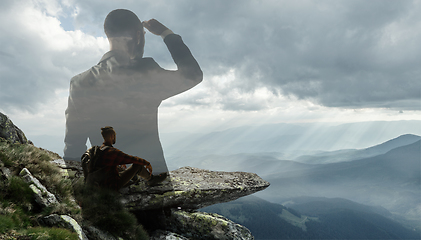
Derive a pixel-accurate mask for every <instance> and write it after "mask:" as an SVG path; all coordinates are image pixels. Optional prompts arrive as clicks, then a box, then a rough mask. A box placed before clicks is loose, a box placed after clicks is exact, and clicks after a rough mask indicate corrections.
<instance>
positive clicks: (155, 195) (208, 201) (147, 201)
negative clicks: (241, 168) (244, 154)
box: [121, 167, 270, 211]
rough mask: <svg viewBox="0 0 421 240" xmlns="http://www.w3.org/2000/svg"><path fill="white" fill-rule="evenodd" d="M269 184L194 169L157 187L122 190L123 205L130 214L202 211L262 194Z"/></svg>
mask: <svg viewBox="0 0 421 240" xmlns="http://www.w3.org/2000/svg"><path fill="white" fill-rule="evenodd" d="M269 185H270V184H269V182H267V181H265V180H263V179H261V178H260V177H259V176H257V174H254V173H246V172H217V171H209V170H203V169H198V168H193V167H182V168H180V169H178V170H175V171H171V172H170V177H169V179H168V180H166V181H164V182H163V183H162V184H161V185H159V186H156V187H148V186H147V185H146V184H145V182H144V181H141V182H139V183H138V184H133V185H131V186H129V187H127V188H124V189H122V190H121V193H122V201H123V203H124V204H125V206H126V207H127V208H128V209H129V210H133V211H137V210H152V209H159V208H178V209H199V208H203V207H206V206H210V205H213V204H216V203H223V202H229V201H232V200H235V199H237V198H240V197H243V196H246V195H249V194H252V193H255V192H258V191H261V190H263V189H265V188H267V187H268V186H269Z"/></svg>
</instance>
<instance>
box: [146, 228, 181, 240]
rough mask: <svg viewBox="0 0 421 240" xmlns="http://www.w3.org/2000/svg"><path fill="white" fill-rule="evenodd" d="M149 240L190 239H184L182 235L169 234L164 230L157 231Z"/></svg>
mask: <svg viewBox="0 0 421 240" xmlns="http://www.w3.org/2000/svg"><path fill="white" fill-rule="evenodd" d="M149 239H150V240H189V239H188V238H186V237H183V236H182V235H179V234H177V233H173V232H169V231H164V230H157V231H155V232H154V233H153V234H152V235H151V237H150V238H149Z"/></svg>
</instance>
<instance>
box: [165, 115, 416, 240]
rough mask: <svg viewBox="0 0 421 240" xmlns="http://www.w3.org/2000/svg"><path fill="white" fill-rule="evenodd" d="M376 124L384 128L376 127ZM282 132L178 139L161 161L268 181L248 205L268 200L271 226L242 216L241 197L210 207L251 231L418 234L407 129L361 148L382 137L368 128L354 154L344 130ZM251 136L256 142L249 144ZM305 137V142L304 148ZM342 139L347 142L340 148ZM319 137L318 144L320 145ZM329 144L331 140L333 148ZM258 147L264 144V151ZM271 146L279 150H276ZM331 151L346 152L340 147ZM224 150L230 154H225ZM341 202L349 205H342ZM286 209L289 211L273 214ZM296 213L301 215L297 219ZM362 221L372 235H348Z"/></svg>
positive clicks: (411, 139)
mask: <svg viewBox="0 0 421 240" xmlns="http://www.w3.org/2000/svg"><path fill="white" fill-rule="evenodd" d="M382 124H384V123H381V122H380V123H379V125H382ZM401 124H402V125H405V124H407V123H401ZM418 124H419V122H418ZM363 125H364V124H363ZM409 125H410V124H409ZM282 126H284V127H285V128H284V130H282V131H281V130H279V129H278V130H279V131H278V130H276V129H274V130H272V132H271V131H270V130H269V129H270V128H269V127H268V126H264V127H262V128H261V129H260V130H259V131H258V130H255V131H254V132H253V131H251V132H252V133H250V132H247V131H245V130H244V129H240V128H238V129H229V130H227V131H223V132H216V133H212V134H207V135H205V136H200V135H195V136H194V137H195V138H194V139H193V138H191V139H192V141H187V139H189V138H186V139H185V141H183V140H180V139H178V140H177V141H174V142H173V145H171V146H170V147H168V149H167V150H168V151H166V153H167V155H166V156H167V159H168V161H167V162H168V164H169V167H170V168H175V167H177V166H179V165H189V166H194V167H199V168H205V169H211V170H223V171H246V172H255V173H257V174H258V175H259V176H261V177H263V178H264V179H265V180H267V181H269V182H270V183H271V186H270V187H269V188H268V189H266V190H265V191H262V192H260V193H257V194H255V196H257V197H259V198H260V201H259V200H256V199H254V200H253V201H252V202H254V203H253V204H252V205H253V206H257V205H259V206H260V205H261V204H263V203H262V202H261V201H269V202H267V204H266V203H265V204H264V205H265V208H268V209H267V211H272V213H273V212H275V215H276V216H277V217H276V218H280V219H277V220H276V221H275V220H274V219H272V218H271V217H270V216H271V215H270V214H269V215H268V214H266V215H265V216H260V217H259V215H258V211H257V210H256V211H257V212H256V211H255V212H249V211H251V209H252V208H250V206H249V207H245V206H246V205H247V206H248V205H250V204H251V203H250V201H249V200H244V199H243V200H241V199H240V200H238V202H235V203H232V204H236V208H234V210H233V208H232V205H230V204H231V203H227V204H225V205H226V206H224V207H221V208H217V207H214V208H213V209H211V210H212V211H215V212H218V213H221V214H223V215H225V216H227V217H232V218H235V220H237V221H238V220H241V219H243V222H241V221H240V222H241V223H242V224H244V225H245V226H247V227H249V228H250V229H251V231H252V232H253V226H254V225H255V224H257V223H256V221H257V220H256V219H260V221H263V223H265V224H269V223H274V221H275V222H277V226H278V225H279V226H280V225H282V224H283V225H282V226H285V229H289V230H288V231H287V230H285V231H286V232H289V233H291V236H295V237H294V238H317V236H319V238H320V237H321V236H324V235H323V234H327V233H326V232H325V233H321V232H319V230H320V231H325V230H326V231H330V230H328V229H329V228H332V229H335V228H338V226H336V225H335V224H339V223H341V222H342V221H345V222H346V221H348V222H347V223H344V222H342V224H347V225H348V226H350V229H351V230H350V231H351V232H353V233H345V232H341V233H337V234H339V235H338V236H342V237H345V238H349V237H354V238H364V236H365V237H367V236H369V235H370V233H373V234H374V235H373V236H376V238H382V239H388V238H391V239H399V238H402V239H407V238H408V237H409V236H412V237H411V238H413V237H414V236H415V238H416V239H417V236H420V235H419V231H420V229H421V226H420V222H421V217H420V216H421V199H420V196H421V191H420V183H421V173H420V169H421V165H420V162H421V159H420V153H421V149H420V148H421V137H420V136H419V135H415V134H411V133H413V132H414V131H410V130H408V129H407V131H408V132H406V133H405V132H400V133H399V134H398V135H396V136H394V137H390V138H388V139H386V140H382V141H380V142H377V143H376V144H368V143H369V142H370V141H374V139H382V137H379V136H385V135H387V134H386V133H384V128H383V127H384V126H376V125H375V124H374V125H373V127H372V128H371V129H370V130H369V131H368V132H366V133H364V134H362V135H360V137H363V136H369V135H372V136H371V137H370V138H371V140H367V141H365V142H366V143H367V145H366V147H365V148H358V146H359V145H360V143H359V144H354V143H355V142H356V140H354V139H352V138H351V135H352V131H345V132H347V134H345V132H344V129H346V127H347V125H345V126H336V127H333V128H326V129H323V131H325V132H328V133H329V134H330V135H327V136H328V137H324V136H323V135H322V134H320V133H319V132H317V131H313V134H310V135H309V134H308V133H300V132H299V131H300V127H297V128H294V127H292V128H287V125H282ZM396 126H397V125H396ZM396 126H395V127H396ZM414 126H415V125H413V126H412V127H414ZM272 127H273V126H272ZM348 127H349V125H348ZM353 127H354V128H355V126H353ZM400 128H401V129H404V128H405V127H404V126H401V127H400ZM382 129H383V130H382ZM397 129H399V127H397ZM412 129H414V128H412ZM319 130H320V129H319ZM320 131H321V130H320ZM354 131H355V130H354ZM402 131H403V130H402ZM415 131H416V130H415ZM240 132H242V133H240ZM246 132H247V133H246ZM281 133H285V135H282V134H281ZM303 134H304V135H303ZM335 134H336V135H335ZM354 135H355V133H354ZM174 136H176V134H175V135H174ZM252 136H256V139H253V137H252ZM265 136H266V138H265ZM305 136H310V137H309V143H308V147H307V148H306V147H305V146H306V143H305V141H304V140H305ZM373 136H376V137H373ZM347 137H348V139H349V141H348V140H346V141H345V142H346V143H341V141H343V139H347ZM360 137H358V138H356V139H359V138H360ZM322 138H324V139H325V140H320V139H322ZM335 138H336V139H337V142H336V143H335V144H333V142H335V141H334V139H335ZM317 139H319V140H317ZM265 144H269V146H267V147H266V148H263V147H262V146H263V145H265ZM331 144H333V145H331ZM164 146H165V144H164ZM177 146H179V147H177ZM195 146H197V147H195ZM276 146H280V147H279V148H278V150H277V151H276ZM333 146H336V147H333ZM338 146H346V147H347V148H344V149H339V148H338ZM227 148H230V149H231V150H230V151H225V149H227ZM171 149H177V150H174V151H172V150H171ZM211 149H213V150H211ZM224 152H225V154H224ZM332 199H336V200H335V201H333V200H332ZM346 199H347V200H346ZM346 201H349V202H348V203H347V204H345V203H346ZM316 203H317V204H316ZM271 204H272V205H271ZM273 204H275V205H273ZM276 204H278V205H276ZM358 204H360V205H358ZM361 204H363V205H361ZM241 206H243V207H241ZM350 206H352V207H350ZM356 206H359V207H356ZM287 207H288V208H290V209H291V212H292V213H291V212H288V211H287V210H284V212H282V211H281V210H279V208H282V209H285V208H287ZM227 208H228V209H231V210H227ZM259 208H261V207H259ZM269 209H271V210H269ZM276 209H278V210H276ZM207 210H209V209H207ZM277 211H278V212H277ZM279 211H280V212H279ZM285 211H287V212H285ZM294 213H295V214H296V215H297V216H295V215H294ZM256 214H257V215H256ZM291 214H292V215H291ZM248 215H249V218H247V216H248ZM275 215H274V216H275ZM300 215H303V216H304V217H298V216H300ZM286 216H289V217H286ZM292 216H295V217H292ZM247 219H248V220H247ZM286 219H287V220H286ZM291 219H292V220H291ZM320 219H322V220H320ZM335 219H336V220H335ZM339 219H340V220H339ZM247 221H251V222H247ZM252 222H253V224H251V223H252ZM280 222H282V224H281V223H280ZM294 222H295V224H293V223H294ZM362 222H364V223H365V228H367V229H371V230H367V231H368V232H367V234H368V235H364V236H363V235H361V236H358V235H352V234H357V233H356V232H357V230H358V226H360V227H362V225H359V223H362ZM263 223H262V224H263ZM298 223H299V224H298ZM248 224H249V225H248ZM353 224H355V225H353ZM269 225H270V226H272V225H271V224H269ZM316 225H317V227H316ZM392 225H393V227H392ZM287 226H289V228H288V227H287ZM292 226H295V227H296V228H295V227H292ZM335 226H336V227H335ZM387 226H389V227H387ZM303 227H304V228H303ZM312 227H315V229H312ZM353 228H355V229H353ZM280 229H282V227H281V228H280ZM308 229H310V230H308ZM311 229H312V230H311ZM322 229H324V230H322ZM384 229H389V230H390V232H388V234H387V235H381V232H382V231H384ZM392 229H393V230H392ZM414 230H416V231H417V232H414ZM254 231H259V232H257V233H256V232H254V233H253V234H255V236H256V237H257V238H258V239H259V237H258V236H259V234H260V232H261V231H260V230H257V229H255V230H254ZM272 231H274V230H272ZM285 231H284V232H285ZM291 231H292V232H291ZM354 231H355V232H354ZM320 234H321V235H320ZM347 234H350V235H347ZM408 234H409V235H408ZM411 234H415V235H411ZM326 236H328V235H326ZM331 236H333V235H331ZM393 236H395V237H393ZM403 236H405V237H403ZM264 238H274V236H272V235H261V238H260V239H264ZM275 239H276V238H275ZM418 239H419V237H418Z"/></svg>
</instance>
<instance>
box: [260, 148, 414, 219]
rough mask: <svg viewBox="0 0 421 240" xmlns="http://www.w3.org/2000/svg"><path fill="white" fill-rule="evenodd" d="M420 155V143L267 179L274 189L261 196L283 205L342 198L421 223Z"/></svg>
mask: <svg viewBox="0 0 421 240" xmlns="http://www.w3.org/2000/svg"><path fill="white" fill-rule="evenodd" d="M420 152H421V141H417V142H415V143H412V144H409V145H406V146H402V147H398V148H395V149H392V150H390V151H389V152H387V153H385V154H382V155H378V156H375V157H371V158H366V159H361V160H354V161H351V162H341V163H331V164H318V165H313V166H314V167H313V168H306V169H302V170H297V171H293V172H287V173H285V172H284V173H282V174H272V175H271V176H266V178H265V180H267V181H269V182H270V183H271V186H270V187H269V189H268V190H267V191H264V192H262V193H261V194H259V195H258V196H260V197H262V198H264V199H269V200H271V201H273V202H279V203H281V202H282V199H285V198H293V197H299V196H315V197H328V198H334V197H341V198H346V199H350V200H352V201H356V202H360V203H365V204H369V205H380V206H383V207H385V208H386V209H388V210H389V211H393V212H395V213H399V214H400V215H402V216H405V217H407V218H412V219H413V220H414V221H418V222H420V220H421V219H420V216H421V212H420V211H421V210H420V209H419V206H420V205H419V204H420V195H421V191H420V183H421V170H420V169H421V164H420Z"/></svg>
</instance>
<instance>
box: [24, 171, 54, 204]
mask: <svg viewBox="0 0 421 240" xmlns="http://www.w3.org/2000/svg"><path fill="white" fill-rule="evenodd" d="M19 175H20V176H21V177H22V179H23V180H25V182H27V183H28V184H29V188H30V189H31V190H32V191H33V192H34V196H35V201H36V202H37V203H38V204H39V205H40V206H41V207H43V208H45V207H51V206H52V205H54V204H58V201H57V198H56V196H55V195H54V194H52V193H50V192H49V191H48V190H47V188H45V187H44V186H43V185H42V184H41V183H40V182H39V181H38V179H36V178H35V177H34V176H32V174H31V173H30V172H29V170H28V169H26V168H23V169H22V171H21V172H20V173H19Z"/></svg>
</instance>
